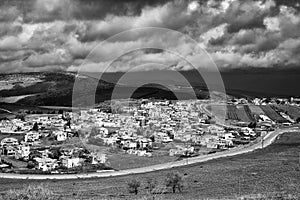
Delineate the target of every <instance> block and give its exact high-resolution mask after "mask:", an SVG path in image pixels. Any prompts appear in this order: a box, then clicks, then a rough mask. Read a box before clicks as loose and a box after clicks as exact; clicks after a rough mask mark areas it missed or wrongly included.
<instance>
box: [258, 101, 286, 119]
mask: <svg viewBox="0 0 300 200" xmlns="http://www.w3.org/2000/svg"><path fill="white" fill-rule="evenodd" d="M260 108H261V109H262V110H263V111H264V113H265V114H266V115H267V116H268V117H269V118H270V119H271V120H273V121H275V122H279V123H284V122H288V120H287V119H285V118H284V117H282V116H281V115H280V114H278V113H277V112H276V111H275V110H274V109H273V108H272V107H271V106H269V105H262V106H260Z"/></svg>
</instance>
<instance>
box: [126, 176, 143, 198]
mask: <svg viewBox="0 0 300 200" xmlns="http://www.w3.org/2000/svg"><path fill="white" fill-rule="evenodd" d="M140 186H141V183H140V182H139V181H138V180H135V179H133V180H132V181H130V182H128V190H129V193H134V194H136V195H137V194H138V192H139V187H140Z"/></svg>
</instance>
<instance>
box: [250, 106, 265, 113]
mask: <svg viewBox="0 0 300 200" xmlns="http://www.w3.org/2000/svg"><path fill="white" fill-rule="evenodd" d="M248 107H249V109H250V111H251V113H252V114H256V115H263V114H265V112H264V111H263V110H262V109H261V108H260V107H259V106H256V105H249V106H248Z"/></svg>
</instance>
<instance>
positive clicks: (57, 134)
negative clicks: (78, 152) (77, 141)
mask: <svg viewBox="0 0 300 200" xmlns="http://www.w3.org/2000/svg"><path fill="white" fill-rule="evenodd" d="M54 135H55V137H56V140H57V141H59V142H60V141H65V140H66V139H67V138H68V133H67V132H64V131H55V132H54Z"/></svg>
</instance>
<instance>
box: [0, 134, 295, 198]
mask: <svg viewBox="0 0 300 200" xmlns="http://www.w3.org/2000/svg"><path fill="white" fill-rule="evenodd" d="M299 152H300V133H287V134H284V135H282V136H281V137H280V138H279V140H277V141H276V142H275V143H274V144H272V145H271V146H269V147H267V148H265V149H263V150H258V151H255V152H253V153H249V154H244V155H239V156H234V157H230V158H222V159H217V160H213V161H209V162H206V163H203V164H197V165H194V166H186V167H181V168H177V169H173V170H168V171H158V172H153V173H147V174H141V175H131V176H124V177H115V178H103V179H87V180H61V181H58V180H56V181H55V180H51V181H50V180H45V181H29V180H7V179H1V189H0V190H1V191H2V192H4V191H7V190H9V189H19V188H23V187H26V186H28V185H32V184H33V185H35V184H38V185H40V184H44V185H45V186H46V187H48V188H50V189H51V190H53V191H54V192H55V193H56V194H57V195H61V196H63V197H64V198H66V199H106V198H109V199H118V198H119V199H124V198H126V199H135V198H142V197H144V196H146V195H147V196H149V194H148V193H147V190H146V189H145V186H146V185H145V184H146V182H147V180H148V179H149V178H152V179H156V180H157V185H161V186H163V183H164V181H165V177H166V175H167V173H169V172H170V171H178V172H179V173H181V174H183V175H184V177H185V182H186V187H185V189H184V190H183V192H182V193H177V194H175V195H174V194H172V193H170V192H171V191H169V192H168V193H167V194H163V195H158V196H159V199H175V197H176V199H203V198H226V197H228V198H234V197H236V196H242V195H249V194H265V193H266V192H278V191H280V192H286V193H289V194H294V195H300V163H299ZM132 179H137V180H139V181H141V183H142V185H141V188H140V194H138V195H137V196H136V195H133V194H129V193H128V190H127V183H128V182H129V181H130V180H132ZM158 196H157V195H156V197H158Z"/></svg>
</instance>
